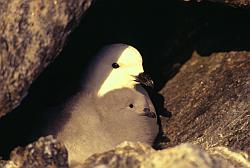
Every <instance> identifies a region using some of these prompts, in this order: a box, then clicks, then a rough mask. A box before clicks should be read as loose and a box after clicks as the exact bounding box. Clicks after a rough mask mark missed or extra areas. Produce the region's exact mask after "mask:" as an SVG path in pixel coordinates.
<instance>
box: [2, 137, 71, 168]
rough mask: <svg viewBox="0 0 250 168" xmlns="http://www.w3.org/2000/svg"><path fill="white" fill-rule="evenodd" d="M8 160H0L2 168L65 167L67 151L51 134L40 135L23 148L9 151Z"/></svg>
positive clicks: (66, 164)
mask: <svg viewBox="0 0 250 168" xmlns="http://www.w3.org/2000/svg"><path fill="white" fill-rule="evenodd" d="M10 158H11V159H10V161H0V167H3V168H24V167H25V168H67V167H68V153H67V150H66V148H65V146H64V145H63V144H61V143H60V142H58V141H57V140H56V139H54V138H53V137H52V136H47V137H42V138H40V139H39V140H37V141H36V142H34V143H32V144H29V145H28V146H26V147H25V148H21V147H18V148H16V149H14V150H13V151H12V153H11V157H10Z"/></svg>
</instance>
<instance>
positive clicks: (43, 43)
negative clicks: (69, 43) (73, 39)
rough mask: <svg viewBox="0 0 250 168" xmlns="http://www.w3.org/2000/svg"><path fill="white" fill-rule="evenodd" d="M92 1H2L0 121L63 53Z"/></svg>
mask: <svg viewBox="0 0 250 168" xmlns="http://www.w3.org/2000/svg"><path fill="white" fill-rule="evenodd" d="M90 4H91V0H77V1H67V0H53V1H45V0H41V1H22V0H17V1H3V0H1V1H0V20H1V22H0V117H1V116H3V115H5V114H6V113H7V112H9V111H11V110H13V109H14V108H15V107H16V106H17V105H19V103H20V102H21V100H22V99H23V98H24V97H25V95H26V94H27V89H28V88H29V86H30V84H31V83H32V82H33V80H34V79H35V78H36V77H37V76H38V75H39V74H40V73H41V72H42V71H43V70H44V69H45V68H46V67H47V65H48V64H49V63H50V62H52V60H53V59H54V58H55V57H56V56H57V55H58V54H59V53H60V51H61V50H62V48H63V46H64V43H65V40H66V38H67V37H68V35H69V34H70V32H71V31H72V29H73V28H74V27H75V26H76V25H77V24H78V23H79V21H80V18H81V16H82V15H83V14H84V13H85V11H86V9H87V8H88V7H89V6H90Z"/></svg>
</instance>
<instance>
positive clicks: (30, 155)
mask: <svg viewBox="0 0 250 168" xmlns="http://www.w3.org/2000/svg"><path fill="white" fill-rule="evenodd" d="M67 156H68V155H67V151H66V149H65V147H64V145H62V144H61V143H59V142H58V141H57V140H56V139H54V138H53V137H52V136H48V137H45V138H40V139H39V140H38V141H36V142H34V143H32V144H30V145H28V146H27V147H25V148H20V147H18V148H16V149H15V150H13V151H12V154H11V159H10V160H9V161H3V160H2V161H1V160H0V167H1V168H24V167H25V168H34V167H36V168H67V167H69V166H68V163H67ZM247 159H248V158H247V155H246V154H244V153H242V152H234V151H230V150H229V149H228V148H226V147H216V148H211V149H210V150H209V151H208V152H206V151H204V150H203V149H201V148H200V147H199V146H197V145H192V144H187V143H184V144H181V145H179V146H176V147H173V148H168V149H164V150H159V151H156V150H154V149H152V148H151V147H150V146H148V145H147V144H143V143H140V142H123V143H122V144H120V145H118V146H117V147H116V148H115V149H113V150H110V151H107V152H104V153H100V154H94V155H92V156H91V157H89V158H88V159H87V160H86V161H85V163H84V164H83V165H70V167H72V168H75V167H77V168H92V167H93V168H94V167H95V168H96V167H100V168H101V167H102V168H105V167H109V168H122V167H131V168H132V167H133V168H165V167H169V168H187V167H188V168H233V167H249V166H250V162H249V161H248V160H247Z"/></svg>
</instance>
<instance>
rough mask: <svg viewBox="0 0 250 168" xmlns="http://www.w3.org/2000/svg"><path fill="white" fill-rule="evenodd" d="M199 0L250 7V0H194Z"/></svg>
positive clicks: (198, 0) (199, 0)
mask: <svg viewBox="0 0 250 168" xmlns="http://www.w3.org/2000/svg"><path fill="white" fill-rule="evenodd" d="M184 1H192V0H184ZM194 1H197V2H201V1H210V2H215V3H221V4H225V5H229V6H233V7H243V8H249V7H250V0H194Z"/></svg>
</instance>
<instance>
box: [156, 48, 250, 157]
mask: <svg viewBox="0 0 250 168" xmlns="http://www.w3.org/2000/svg"><path fill="white" fill-rule="evenodd" d="M249 65H250V53H249V52H244V51H242V52H228V53H214V54H212V55H210V56H209V57H201V56H199V55H198V54H197V53H194V54H193V56H192V58H191V59H190V60H189V61H187V62H186V63H185V64H184V65H183V66H182V68H181V69H180V72H179V73H178V74H177V75H176V76H175V77H174V78H172V79H171V80H169V81H168V82H167V84H166V85H165V87H164V88H163V89H162V91H161V94H162V95H163V96H164V97H165V107H166V108H167V109H168V110H169V111H171V112H172V118H171V119H170V120H169V121H168V122H167V124H166V125H165V126H164V127H165V129H164V131H165V133H166V135H167V136H168V138H169V139H170V142H169V143H168V144H167V146H175V145H178V144H181V143H184V142H191V143H194V144H200V145H202V146H203V147H204V148H205V149H210V148H212V147H216V146H226V147H230V148H231V149H233V150H243V151H245V152H246V153H248V154H250V134H249V130H250V122H249V121H250V75H249V74H250V66H249Z"/></svg>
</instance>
